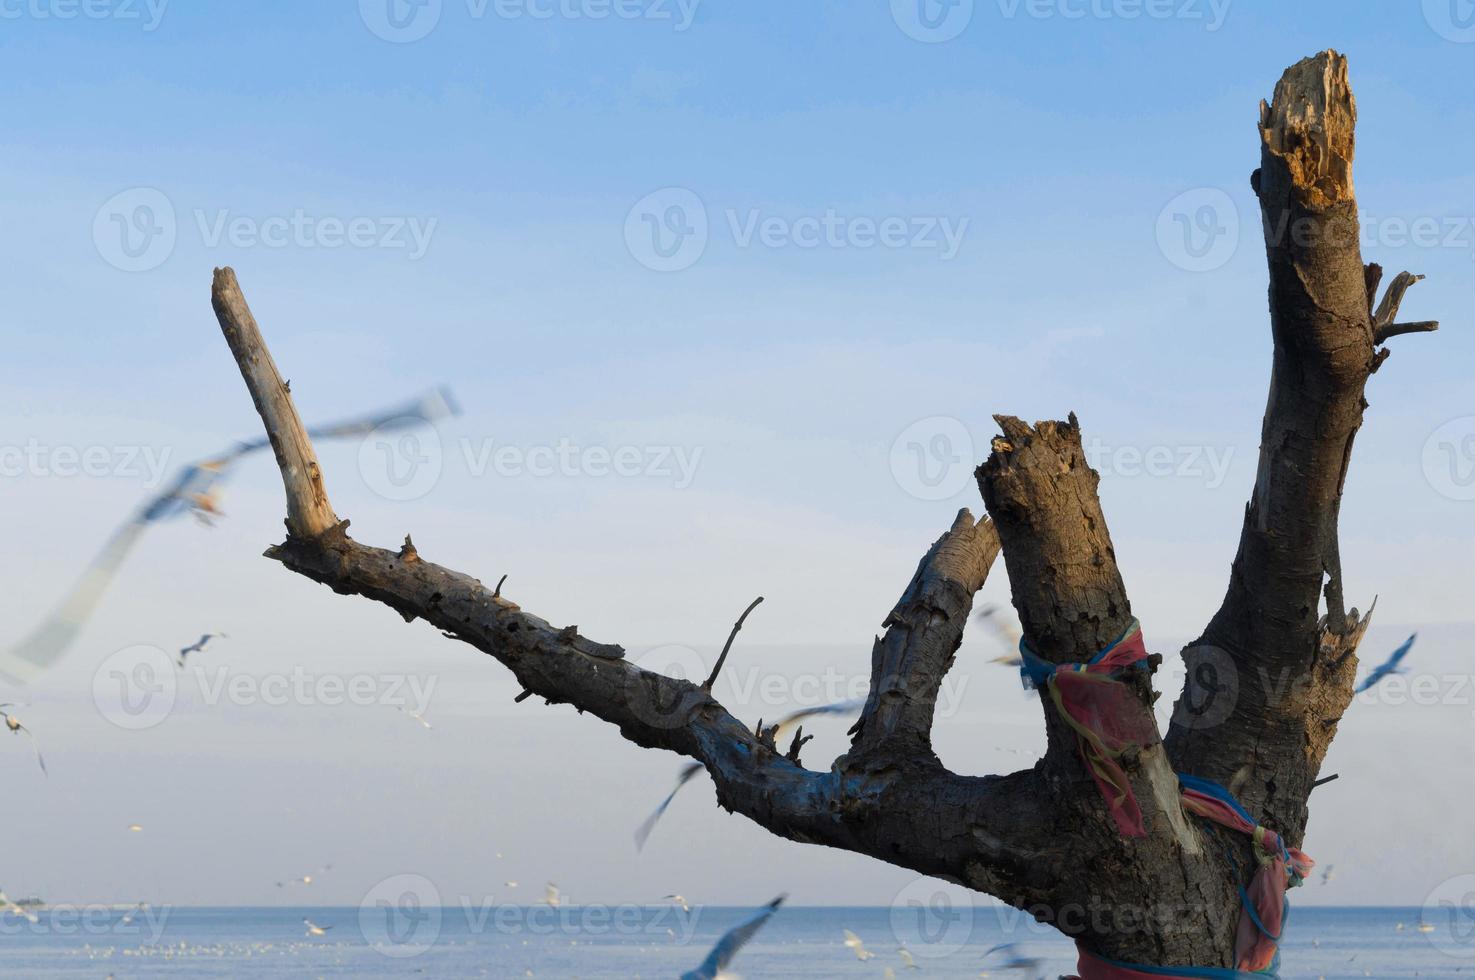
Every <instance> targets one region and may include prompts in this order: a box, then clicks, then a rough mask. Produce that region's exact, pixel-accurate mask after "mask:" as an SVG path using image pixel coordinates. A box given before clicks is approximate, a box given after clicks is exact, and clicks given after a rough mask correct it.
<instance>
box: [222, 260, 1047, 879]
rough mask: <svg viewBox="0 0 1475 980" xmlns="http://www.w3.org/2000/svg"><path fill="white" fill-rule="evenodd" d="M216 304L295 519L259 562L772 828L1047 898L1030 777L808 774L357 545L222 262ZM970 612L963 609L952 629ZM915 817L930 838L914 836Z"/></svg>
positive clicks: (498, 606) (449, 581) (711, 713)
mask: <svg viewBox="0 0 1475 980" xmlns="http://www.w3.org/2000/svg"><path fill="white" fill-rule="evenodd" d="M214 299H215V308H216V310H217V313H218V316H219V319H220V321H221V329H222V330H223V331H224V332H225V334H226V337H227V339H228V340H229V341H230V345H231V353H232V354H233V355H234V356H235V358H236V361H237V363H238V364H239V365H240V366H241V373H242V376H243V378H244V379H245V381H246V386H247V388H248V390H249V391H250V392H251V396H252V399H253V401H255V403H256V405H257V408H258V411H259V412H260V413H261V418H262V423H263V425H264V426H265V427H266V430H267V433H268V435H269V436H270V437H271V439H272V444H273V446H278V447H280V448H279V449H278V454H277V458H278V463H279V466H280V468H281V471H282V483H283V486H284V487H285V490H286V495H287V511H288V514H289V515H291V517H290V518H289V520H288V522H287V531H288V533H287V540H286V541H285V542H284V543H282V544H281V545H278V546H275V547H272V548H270V549H268V550H267V552H266V554H267V556H268V557H270V558H273V559H275V560H277V561H280V562H281V563H282V564H284V565H285V566H286V567H287V568H289V569H291V570H292V571H294V572H297V573H298V574H300V575H304V576H306V577H308V578H311V579H313V580H314V581H317V582H321V583H323V584H325V585H328V586H329V587H330V588H332V589H333V590H334V591H335V592H338V593H340V594H344V595H361V596H364V597H367V598H370V599H373V600H375V601H377V602H381V603H383V604H385V605H387V606H389V607H390V608H391V609H393V610H395V611H396V612H397V613H399V614H400V615H401V616H402V617H403V618H404V619H405V620H406V621H407V622H409V621H413V620H415V619H424V620H426V621H427V622H429V623H431V624H433V625H434V626H435V627H437V628H438V629H440V630H442V631H443V632H444V633H446V634H448V635H450V636H452V637H454V638H456V639H459V640H462V641H464V642H466V643H468V644H470V645H472V646H473V647H475V648H476V649H478V650H480V651H482V652H484V653H487V654H489V655H491V656H492V657H494V658H495V659H497V660H498V661H499V662H501V663H502V664H504V665H505V666H506V667H507V668H509V669H510V670H511V671H512V673H513V674H514V675H515V676H516V677H517V680H518V681H519V682H520V683H521V684H522V686H523V688H524V692H525V693H524V695H520V696H519V699H521V697H524V696H526V695H527V694H529V693H530V694H536V695H538V696H540V697H542V698H545V699H546V700H547V701H548V702H549V703H555V704H558V703H562V704H571V705H573V706H574V707H576V708H578V709H579V710H580V711H582V712H587V713H589V714H592V715H594V716H595V717H597V718H600V719H601V720H603V721H606V722H608V723H610V724H612V725H615V726H617V727H618V728H619V731H620V734H621V735H623V736H624V737H625V738H626V739H628V740H629V741H631V742H634V743H635V744H637V745H641V746H646V747H649V748H659V749H667V750H669V751H673V752H677V753H680V754H682V755H686V756H690V757H691V758H693V759H696V760H697V761H699V762H701V763H702V764H703V765H704V766H705V767H706V768H707V771H708V772H709V773H710V774H711V776H712V779H713V782H714V783H715V784H716V787H717V796H718V802H719V803H720V804H721V805H722V806H723V807H725V808H727V809H728V810H731V811H734V812H737V813H741V814H743V815H744V816H746V817H748V818H749V819H751V820H753V821H755V822H756V823H758V824H759V825H761V826H763V827H764V828H765V829H767V830H769V831H770V832H772V833H774V834H777V835H779V836H781V837H787V838H790V839H792V840H798V841H803V842H807V843H818V844H826V845H829V846H832V847H839V848H843V849H846V850H852V851H857V852H859V853H862V854H868V855H871V856H872V857H876V858H879V859H880V860H883V861H888V862H890V863H892V864H897V865H900V866H902V867H906V868H911V869H913V870H915V871H919V872H921V873H923V874H928V875H935V876H938V877H943V878H947V879H949V880H953V881H958V882H962V883H964V884H966V885H968V886H970V887H972V888H975V889H978V890H980V891H986V892H990V893H992V894H995V895H1000V896H1003V897H1006V899H1007V900H1009V901H1014V902H1016V903H1020V904H1023V903H1027V902H1031V901H1041V900H1044V899H1045V898H1046V897H1047V896H1048V895H1049V893H1048V891H1047V888H1048V886H1049V885H1050V884H1051V883H1053V882H1055V881H1058V880H1059V878H1060V869H1059V868H1058V867H1057V866H1056V863H1055V861H1054V859H1053V858H1052V857H1051V856H1050V855H1049V853H1048V852H1047V848H1048V846H1049V841H1050V836H1049V828H1048V824H1047V822H1046V821H1045V820H1043V819H1042V816H1041V814H1040V813H1038V812H1037V811H1036V809H1035V808H1034V806H1033V803H1032V801H1033V800H1035V799H1037V798H1038V796H1039V793H1038V790H1037V788H1036V787H1035V782H1036V779H1037V777H1036V776H1035V774H1034V773H1033V772H1023V773H1016V774H1014V775H1012V776H989V777H965V776H958V775H955V774H953V773H949V772H947V771H945V770H943V769H941V768H940V767H938V768H936V769H934V770H932V771H929V772H927V773H924V774H913V775H912V776H911V777H909V778H902V777H901V776H900V774H898V773H896V772H889V773H888V772H879V773H875V772H857V771H853V770H847V769H845V768H844V767H839V766H837V767H836V768H834V769H832V770H831V771H829V772H812V771H809V770H806V769H804V768H802V767H800V766H799V765H797V764H796V763H795V762H793V761H791V760H790V759H788V758H785V757H784V756H783V755H781V754H779V753H778V752H777V751H776V750H775V748H774V747H773V746H772V745H771V743H770V742H769V741H765V740H764V739H763V738H761V737H759V736H757V735H755V734H754V733H753V732H751V731H750V730H749V729H748V727H747V726H746V725H744V724H743V723H742V722H741V721H739V720H738V719H736V718H735V717H733V716H732V715H731V714H730V713H729V712H728V711H727V710H726V709H724V708H723V707H722V706H721V705H720V704H718V703H717V701H716V700H715V699H714V698H713V697H712V696H711V694H710V693H709V692H708V691H706V690H704V689H702V688H701V687H698V686H697V685H695V684H692V683H690V682H688V681H685V680H680V679H677V678H671V677H665V676H663V675H660V674H656V673H653V672H651V671H646V670H642V669H640V668H639V667H637V666H635V665H634V664H632V663H630V662H629V661H627V660H625V659H624V656H625V653H624V650H623V649H621V648H620V647H619V646H616V645H613V644H606V643H599V642H596V641H594V640H591V639H588V638H587V637H584V636H581V635H580V634H579V633H578V631H577V629H576V628H574V627H566V628H562V629H560V628H557V627H554V626H552V625H550V624H549V623H548V622H547V621H545V620H543V619H541V618H539V617H537V616H534V615H532V614H530V613H527V612H524V611H523V610H522V609H520V608H519V607H518V606H517V605H516V604H515V603H513V602H511V601H509V600H508V599H506V598H504V597H502V596H500V595H498V594H495V593H494V592H493V591H492V590H489V589H487V588H486V587H485V586H483V585H482V583H481V582H479V581H477V580H476V579H474V578H472V577H470V576H468V575H463V574H461V573H459V572H455V571H452V570H450V569H447V568H443V567H441V566H439V565H436V564H435V563H433V562H430V561H426V560H425V559H424V558H423V557H422V556H420V555H419V554H418V553H415V552H399V551H389V550H386V549H383V548H373V547H369V546H366V545H363V544H359V543H358V542H356V541H354V540H353V539H352V538H350V537H349V536H348V522H347V521H342V522H340V521H338V520H337V518H336V517H334V516H333V512H332V509H331V507H330V505H329V503H328V499H327V494H326V491H325V490H324V489H323V482H322V478H321V474H320V473H319V472H318V468H317V465H316V462H315V457H314V456H313V454H312V447H311V443H310V442H309V441H308V439H307V436H306V434H305V433H304V432H303V430H302V426H301V423H300V421H299V420H298V417H297V413H296V409H295V408H294V407H293V405H292V399H291V396H290V394H289V393H288V392H287V391H286V389H285V386H283V385H281V384H280V383H279V379H278V376H277V374H276V371H275V368H273V367H271V357H270V354H269V352H268V350H267V347H266V344H265V342H264V341H263V340H262V338H261V335H260V332H259V331H258V330H257V329H256V326H255V321H254V320H253V319H252V318H251V316H250V312H249V310H248V309H247V306H246V302H245V299H244V297H243V296H242V295H241V292H240V287H239V284H238V283H237V281H236V277H235V275H234V274H233V273H232V272H231V271H230V270H229V269H221V270H217V271H216V275H215V283H214ZM247 325H249V328H248V329H243V328H245V327H247ZM950 533H951V532H950ZM981 533H982V532H981ZM979 559H981V553H980V554H979V555H977V556H975V558H974V562H975V563H974V564H970V565H969V566H968V568H969V571H968V574H969V576H970V579H969V581H971V580H972V578H975V577H976V578H977V579H978V580H979V582H980V583H981V580H982V575H983V572H984V571H986V565H985V566H984V567H983V568H982V569H980V568H978V567H977V564H976V561H977V560H979ZM957 560H958V561H960V562H961V561H962V559H961V558H959V559H957ZM975 588H976V586H975ZM971 596H972V592H971V591H969V592H968V597H969V598H970V599H971ZM964 619H966V610H964V612H963V615H962V616H961V617H960V618H959V619H958V627H957V628H958V629H959V630H961V623H962V621H963V620H964ZM944 645H945V644H944ZM952 645H953V647H955V646H956V643H955V642H953V643H952ZM931 648H932V646H931V644H930V643H929V644H928V649H931ZM929 708H930V705H929ZM770 737H771V736H770ZM801 744H802V743H801ZM920 813H926V814H927V815H928V821H929V826H931V827H932V828H933V829H934V830H935V831H936V833H935V834H932V833H929V834H925V835H919V834H917V833H916V819H917V814H920Z"/></svg>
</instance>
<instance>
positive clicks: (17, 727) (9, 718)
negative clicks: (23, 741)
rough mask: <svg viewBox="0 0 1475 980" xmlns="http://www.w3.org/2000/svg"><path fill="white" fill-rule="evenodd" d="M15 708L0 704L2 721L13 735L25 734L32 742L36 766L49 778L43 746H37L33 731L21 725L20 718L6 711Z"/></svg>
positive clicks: (8, 704)
mask: <svg viewBox="0 0 1475 980" xmlns="http://www.w3.org/2000/svg"><path fill="white" fill-rule="evenodd" d="M13 707H15V705H13V704H10V703H8V702H7V703H6V704H0V719H4V721H5V727H6V728H7V729H9V730H10V731H11V732H12V733H13V734H16V735H19V734H20V733H21V732H25V734H26V738H28V739H30V740H31V751H33V752H35V753H36V765H38V766H40V767H41V772H42V774H43V775H48V776H49V775H50V773H48V772H46V760H45V759H43V758H41V746H39V745H37V744H36V736H35V735H32V734H31V730H30V729H29V728H27V727H26V726H25V725H22V724H21V723H20V719H19V718H17V717H16V716H15V715H13V714H11V713H10V712H8V711H6V710H4V709H6V708H13Z"/></svg>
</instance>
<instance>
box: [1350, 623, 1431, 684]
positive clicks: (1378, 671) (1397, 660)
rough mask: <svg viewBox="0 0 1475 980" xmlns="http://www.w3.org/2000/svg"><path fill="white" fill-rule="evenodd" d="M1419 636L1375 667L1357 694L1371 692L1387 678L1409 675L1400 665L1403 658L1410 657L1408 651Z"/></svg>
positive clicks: (1409, 640) (1405, 668)
mask: <svg viewBox="0 0 1475 980" xmlns="http://www.w3.org/2000/svg"><path fill="white" fill-rule="evenodd" d="M1418 636H1419V634H1417V633H1415V634H1413V635H1412V636H1410V637H1409V638H1408V639H1406V640H1404V641H1403V645H1402V646H1400V647H1399V648H1398V649H1397V650H1394V651H1393V652H1392V653H1391V654H1389V655H1388V659H1387V660H1385V661H1383V662H1382V663H1380V664H1378V666H1376V667H1374V668H1373V669H1372V672H1371V673H1369V674H1368V675H1367V677H1366V678H1364V679H1363V682H1362V683H1361V684H1359V685H1357V693H1358V694H1361V693H1362V692H1363V691H1368V690H1371V689H1372V688H1373V687H1375V686H1376V685H1377V684H1378V682H1379V681H1381V680H1382V679H1383V678H1385V677H1390V676H1392V675H1393V674H1406V673H1408V668H1407V667H1403V666H1400V665H1401V664H1402V663H1403V658H1404V657H1406V656H1408V651H1409V650H1410V649H1411V648H1412V647H1413V645H1414V640H1416V639H1418Z"/></svg>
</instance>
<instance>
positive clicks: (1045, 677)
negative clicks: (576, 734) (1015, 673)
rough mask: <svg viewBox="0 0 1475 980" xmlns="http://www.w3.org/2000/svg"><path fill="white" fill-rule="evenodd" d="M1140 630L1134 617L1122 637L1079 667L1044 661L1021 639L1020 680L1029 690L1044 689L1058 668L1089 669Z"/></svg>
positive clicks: (1139, 625) (1123, 631)
mask: <svg viewBox="0 0 1475 980" xmlns="http://www.w3.org/2000/svg"><path fill="white" fill-rule="evenodd" d="M1140 628H1141V624H1140V623H1138V621H1137V619H1136V617H1133V619H1132V621H1131V622H1129V623H1128V624H1127V628H1126V629H1124V630H1122V635H1121V636H1119V637H1117V638H1116V639H1115V640H1112V641H1111V642H1110V643H1108V644H1107V645H1106V646H1105V647H1104V648H1103V649H1102V650H1101V652H1099V653H1097V654H1096V656H1094V657H1092V658H1091V659H1090V660H1087V661H1086V662H1085V664H1084V665H1079V664H1069V665H1067V664H1052V663H1050V662H1049V661H1048V660H1042V659H1040V655H1039V654H1037V653H1035V652H1034V651H1033V650H1031V649H1030V648H1029V644H1028V643H1026V642H1025V640H1024V638H1023V637H1020V638H1019V679H1020V680H1022V681H1024V686H1025V687H1027V688H1031V689H1034V688H1043V687H1044V686H1045V685H1046V684H1048V683H1049V682H1050V676H1051V675H1052V674H1054V673H1055V671H1056V669H1057V668H1059V667H1064V666H1071V667H1076V666H1088V667H1089V666H1090V665H1091V664H1094V663H1096V662H1097V661H1099V660H1100V659H1101V658H1102V657H1105V656H1106V655H1107V654H1108V653H1111V651H1113V650H1115V649H1116V648H1117V645H1118V644H1120V643H1121V642H1122V641H1123V640H1125V639H1126V638H1127V637H1129V636H1131V635H1132V632H1133V630H1137V629H1140Z"/></svg>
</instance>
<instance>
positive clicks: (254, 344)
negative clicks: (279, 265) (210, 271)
mask: <svg viewBox="0 0 1475 980" xmlns="http://www.w3.org/2000/svg"><path fill="white" fill-rule="evenodd" d="M210 304H211V305H212V306H213V307H215V316H216V319H218V320H219V321H220V331H221V333H223V334H225V342H226V343H227V344H229V345H230V352H231V353H232V354H233V355H235V359H236V364H237V365H238V366H239V367H240V369H241V377H242V378H244V379H245V380H246V390H248V391H249V392H251V401H252V402H254V403H255V404H256V411H257V413H259V414H260V415H261V424H262V425H264V426H265V427H266V434H267V437H268V438H270V439H271V449H272V452H273V453H275V454H276V457H277V468H278V469H279V470H281V473H282V485H283V486H284V487H285V488H286V491H287V529H288V530H289V531H290V532H291V533H292V534H295V535H298V536H300V537H305V538H310V537H313V536H315V535H318V534H322V533H323V532H324V531H326V530H328V529H329V528H331V527H332V526H333V525H335V524H337V523H338V518H337V517H336V516H335V515H334V514H333V506H332V505H331V504H330V503H328V491H327V489H326V488H325V487H324V486H323V474H322V471H321V470H320V469H319V468H318V458H317V455H316V453H314V452H313V448H312V441H311V440H310V439H308V437H307V429H306V428H305V427H304V426H303V424H302V419H301V418H299V417H298V415H297V409H296V408H294V407H293V405H292V393H291V389H290V388H289V387H288V384H287V382H285V381H283V380H282V376H281V375H280V374H278V373H277V366H276V364H275V363H274V362H273V361H272V359H271V351H269V350H267V347H266V341H264V340H262V339H261V331H260V330H259V329H257V326H256V318H255V317H254V316H252V315H251V308H250V307H249V306H247V305H246V297H245V296H244V295H242V293H241V284H240V283H239V282H237V281H236V274H235V272H234V271H233V270H231V269H228V268H227V269H216V270H215V281H214V283H213V284H212V286H211V290H210Z"/></svg>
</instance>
